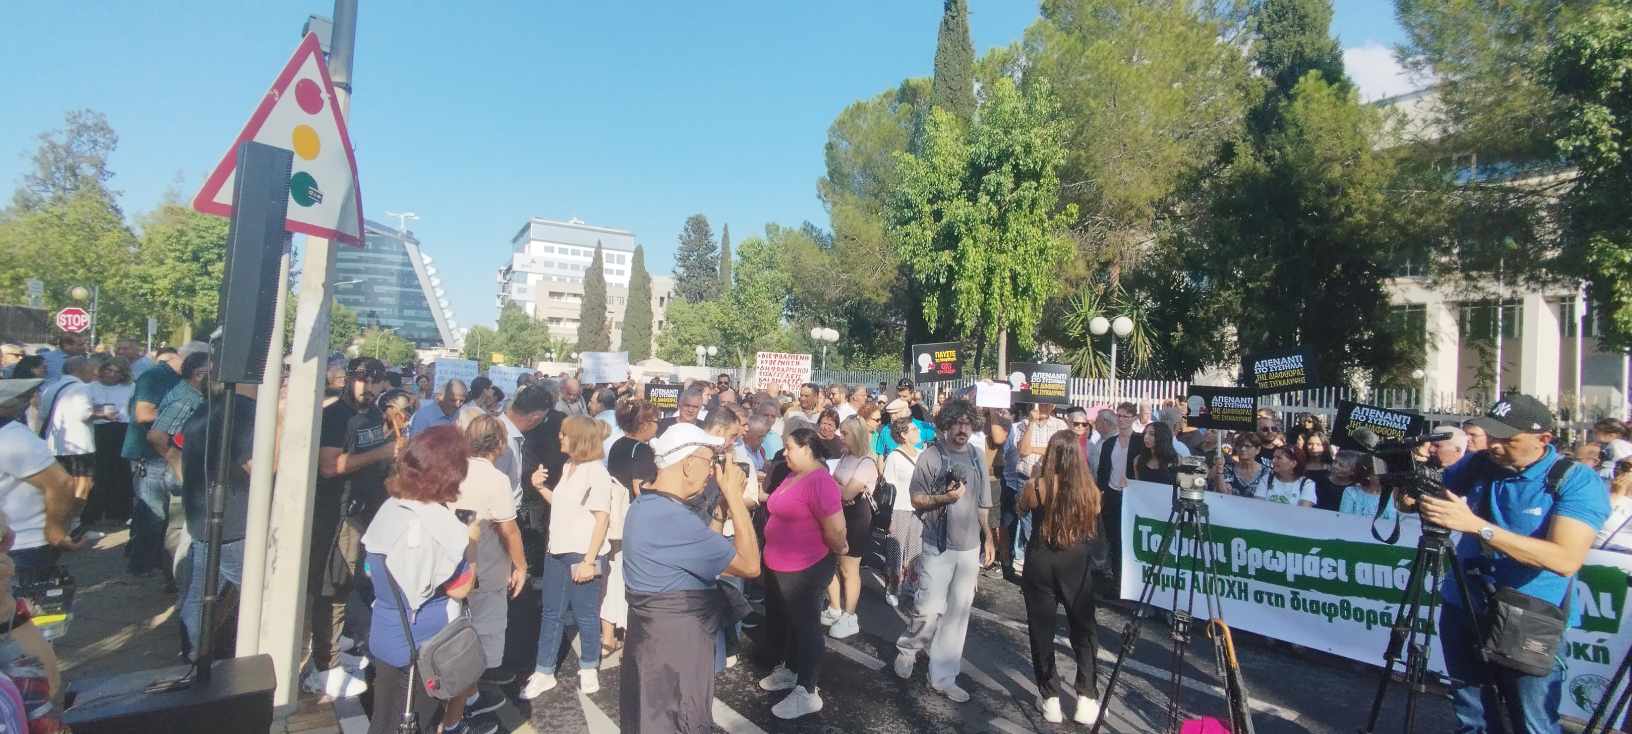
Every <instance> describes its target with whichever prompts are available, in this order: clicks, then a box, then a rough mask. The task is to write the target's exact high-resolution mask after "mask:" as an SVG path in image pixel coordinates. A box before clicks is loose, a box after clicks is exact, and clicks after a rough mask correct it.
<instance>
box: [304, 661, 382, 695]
mask: <svg viewBox="0 0 1632 734" xmlns="http://www.w3.org/2000/svg"><path fill="white" fill-rule="evenodd" d="M300 687H301V688H303V689H305V690H306V691H307V692H309V693H319V694H322V695H324V696H328V697H329V698H352V697H354V696H361V695H363V692H364V691H367V690H368V681H367V680H364V679H363V677H362V676H360V675H357V674H355V673H353V672H351V671H349V670H346V669H345V668H342V667H340V666H335V667H333V668H329V669H328V670H314V671H312V672H311V673H308V674H307V675H306V677H305V678H304V679H302V680H301V682H300Z"/></svg>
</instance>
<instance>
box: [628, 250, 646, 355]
mask: <svg viewBox="0 0 1632 734" xmlns="http://www.w3.org/2000/svg"><path fill="white" fill-rule="evenodd" d="M621 348H622V349H623V351H625V352H628V353H629V361H630V362H639V361H640V360H643V359H646V358H647V357H650V356H652V276H651V275H650V274H648V273H647V272H646V253H645V251H643V250H642V249H641V247H640V245H635V257H634V262H633V263H632V264H631V265H630V266H629V300H628V302H627V303H626V304H624V307H623V345H622V347H621Z"/></svg>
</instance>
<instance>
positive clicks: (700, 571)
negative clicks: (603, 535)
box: [618, 423, 821, 734]
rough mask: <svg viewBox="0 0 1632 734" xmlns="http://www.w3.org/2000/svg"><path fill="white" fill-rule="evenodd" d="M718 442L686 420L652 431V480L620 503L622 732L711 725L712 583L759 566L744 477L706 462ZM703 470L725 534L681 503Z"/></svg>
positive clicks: (696, 488)
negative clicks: (624, 505)
mask: <svg viewBox="0 0 1632 734" xmlns="http://www.w3.org/2000/svg"><path fill="white" fill-rule="evenodd" d="M723 448H724V442H723V441H722V440H721V439H720V438H719V437H717V436H711V435H709V434H708V433H705V432H704V431H703V430H702V429H701V428H698V427H696V426H694V425H690V424H688V423H681V424H678V425H676V426H675V427H674V428H672V429H670V430H669V431H667V432H665V433H663V434H661V435H660V436H658V438H657V439H655V440H654V441H653V442H652V450H653V452H654V453H655V455H656V461H657V467H658V473H657V479H656V480H655V481H653V482H652V485H651V487H650V488H648V489H647V490H646V491H643V492H642V493H641V495H640V496H639V497H637V498H635V501H634V502H633V503H632V504H631V505H630V507H629V514H628V516H627V518H626V520H625V525H624V539H625V540H624V545H623V552H624V561H623V571H624V583H625V586H626V594H627V597H628V602H629V631H628V636H627V638H626V639H625V641H624V657H623V664H622V665H621V666H619V673H620V675H621V683H620V686H619V688H620V694H619V706H618V709H619V718H620V724H621V726H622V728H623V730H625V731H649V732H677V733H680V734H693V733H695V734H706V733H707V732H711V731H713V726H714V724H713V721H714V717H713V714H712V708H713V702H714V675H715V671H716V670H718V669H719V667H720V666H723V664H724V658H725V651H724V646H723V643H722V641H721V640H720V637H719V633H720V631H721V624H722V619H723V618H724V616H725V613H726V610H725V598H724V594H723V593H722V592H721V591H720V589H719V586H718V583H717V581H718V578H719V576H720V574H725V573H728V574H731V575H734V576H737V577H739V578H755V577H758V576H759V573H760V558H759V541H758V538H757V536H756V534H755V533H754V525H753V522H752V520H751V519H750V518H749V516H748V508H747V507H746V506H745V505H744V504H743V502H742V491H743V486H744V484H746V482H747V477H746V476H745V475H744V474H743V473H742V472H741V471H740V470H739V469H738V468H737V467H736V465H735V464H733V463H731V462H725V463H723V464H718V463H715V462H714V456H715V452H717V451H720V450H723ZM710 478H713V479H714V480H715V481H716V482H717V483H718V484H719V486H720V490H721V493H722V495H723V496H724V498H725V504H726V507H727V513H728V515H729V516H730V522H731V526H732V528H733V529H734V531H735V533H734V538H732V539H726V538H725V537H724V536H722V535H720V534H719V533H716V532H714V531H713V530H711V529H710V528H709V527H708V525H706V524H705V523H704V522H703V521H702V519H701V518H698V517H697V515H696V514H695V513H694V512H692V511H691V508H690V507H689V506H688V505H687V501H688V500H690V499H691V498H692V497H693V496H695V495H696V494H698V493H699V492H701V491H703V486H704V485H705V484H707V483H708V480H709V479H710ZM815 588H816V589H820V588H821V587H820V586H816V587H815ZM811 601H812V604H811V611H812V612H813V613H814V612H815V599H814V596H813V598H812V600H811ZM811 627H813V628H814V625H811ZM816 629H817V630H818V636H819V628H816Z"/></svg>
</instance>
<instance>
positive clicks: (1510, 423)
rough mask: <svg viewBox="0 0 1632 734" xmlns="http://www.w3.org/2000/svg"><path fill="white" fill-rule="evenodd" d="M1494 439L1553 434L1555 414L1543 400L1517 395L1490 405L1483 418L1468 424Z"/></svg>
mask: <svg viewBox="0 0 1632 734" xmlns="http://www.w3.org/2000/svg"><path fill="white" fill-rule="evenodd" d="M1468 425H1471V426H1477V427H1478V428H1480V429H1483V430H1484V432H1485V435H1487V436H1490V437H1491V438H1512V437H1514V436H1517V435H1519V434H1521V433H1552V432H1553V411H1551V410H1548V409H1547V406H1546V405H1544V404H1543V403H1542V402H1541V401H1540V400H1537V399H1535V398H1533V397H1530V396H1529V395H1523V394H1520V393H1514V394H1512V395H1509V396H1507V397H1505V398H1502V399H1501V400H1498V401H1496V404H1495V405H1492V406H1490V410H1489V411H1488V412H1486V413H1485V414H1484V415H1483V416H1481V417H1478V418H1475V419H1473V420H1471V421H1468Z"/></svg>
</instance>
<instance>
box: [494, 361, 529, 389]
mask: <svg viewBox="0 0 1632 734" xmlns="http://www.w3.org/2000/svg"><path fill="white" fill-rule="evenodd" d="M530 374H533V371H532V370H530V369H527V368H526V367H512V366H510V365H503V364H496V365H493V366H492V367H488V368H487V379H489V380H491V381H492V382H493V385H494V386H495V387H497V388H499V389H500V390H503V391H504V394H505V395H514V394H516V383H517V382H519V381H520V380H521V376H522V375H530Z"/></svg>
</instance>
